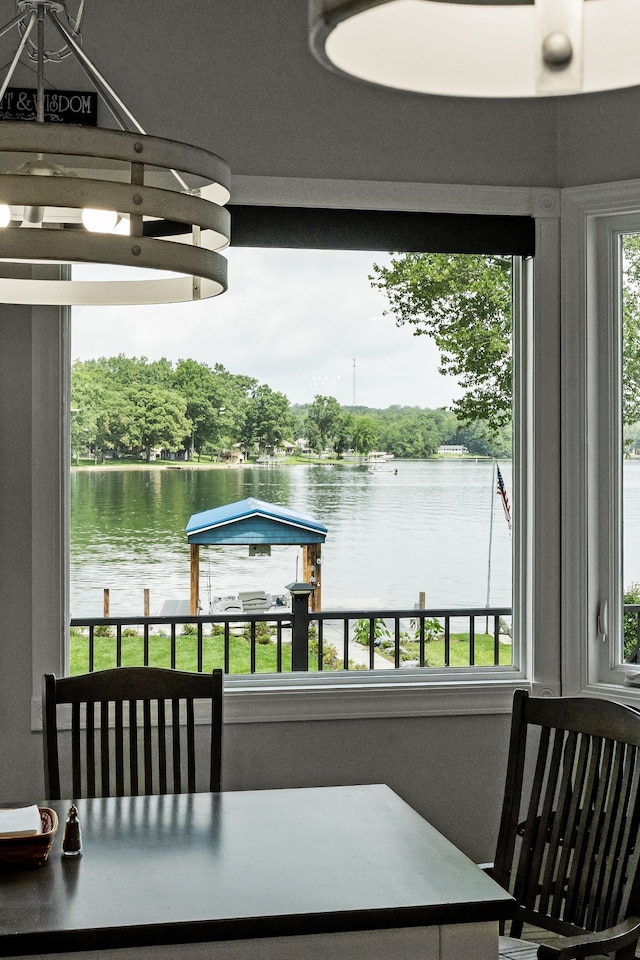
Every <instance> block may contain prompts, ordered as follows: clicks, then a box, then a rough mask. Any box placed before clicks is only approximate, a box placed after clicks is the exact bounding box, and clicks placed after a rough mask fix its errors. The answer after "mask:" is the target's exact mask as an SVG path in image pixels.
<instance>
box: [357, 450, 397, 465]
mask: <svg viewBox="0 0 640 960" xmlns="http://www.w3.org/2000/svg"><path fill="white" fill-rule="evenodd" d="M389 460H393V454H392V453H385V452H384V451H383V450H372V451H371V452H370V453H368V454H367V456H366V457H365V460H364V462H365V463H366V464H371V465H372V466H375V465H376V464H385V463H387V462H388V461H389Z"/></svg>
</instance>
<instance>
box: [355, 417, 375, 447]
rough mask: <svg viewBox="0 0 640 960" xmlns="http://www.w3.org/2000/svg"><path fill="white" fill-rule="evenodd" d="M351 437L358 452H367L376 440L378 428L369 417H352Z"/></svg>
mask: <svg viewBox="0 0 640 960" xmlns="http://www.w3.org/2000/svg"><path fill="white" fill-rule="evenodd" d="M351 437H352V440H353V446H354V449H355V450H357V451H358V453H362V454H367V453H369V451H370V450H373V448H374V446H375V444H376V443H377V442H378V428H377V427H376V425H375V423H374V421H373V420H372V419H371V417H367V416H364V415H363V416H360V417H354V418H353V427H352V431H351Z"/></svg>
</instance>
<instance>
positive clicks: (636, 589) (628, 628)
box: [623, 583, 640, 662]
mask: <svg viewBox="0 0 640 960" xmlns="http://www.w3.org/2000/svg"><path fill="white" fill-rule="evenodd" d="M623 599H624V602H625V603H640V583H632V584H631V586H629V587H627V589H626V590H625V592H624V598H623ZM638 616H639V615H638V614H637V613H632V612H629V613H625V614H624V618H623V648H624V659H625V661H626V662H636V657H637V651H638Z"/></svg>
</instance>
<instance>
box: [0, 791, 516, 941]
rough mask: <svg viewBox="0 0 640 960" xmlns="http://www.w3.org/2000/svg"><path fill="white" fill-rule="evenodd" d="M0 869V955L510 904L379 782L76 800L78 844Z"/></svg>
mask: <svg viewBox="0 0 640 960" xmlns="http://www.w3.org/2000/svg"><path fill="white" fill-rule="evenodd" d="M48 805H49V806H52V807H54V808H55V809H56V810H57V812H58V815H59V817H60V828H59V831H58V835H57V837H56V839H55V843H54V846H53V849H52V851H51V854H50V856H49V861H48V863H46V864H44V865H43V866H41V867H36V868H33V867H32V868H24V869H18V870H15V869H11V870H6V871H4V872H0V904H1V908H0V955H1V956H11V955H17V954H20V953H23V954H27V953H39V952H42V953H49V952H60V951H67V950H75V949H92V948H97V947H100V948H102V949H105V948H109V947H128V946H141V945H149V944H157V943H185V942H199V941H200V942H201V941H207V940H227V939H237V938H250V937H269V936H285V935H292V934H303V933H307V934H309V933H328V932H338V931H344V930H363V929H369V930H371V929H383V928H389V927H403V926H420V925H425V924H426V925H434V924H441V923H459V922H464V921H482V920H498V919H503V918H505V917H507V916H510V915H511V913H512V911H513V901H512V899H511V897H510V896H509V895H508V894H507V893H505V892H504V891H503V890H502V889H501V888H500V887H498V885H497V884H495V883H494V882H493V880H491V879H490V878H489V877H488V876H486V875H485V874H484V873H483V872H482V871H481V870H480V869H479V868H478V867H477V866H476V865H475V864H473V863H472V862H471V861H470V860H469V859H468V858H467V857H466V856H465V855H464V854H462V853H461V852H460V851H459V850H457V849H456V848H455V847H454V846H453V845H452V844H451V843H450V842H449V841H448V840H446V839H445V838H444V837H443V836H442V835H441V834H440V833H438V831H437V830H435V829H434V828H433V827H432V826H430V824H428V823H427V822H426V821H425V820H424V819H423V818H422V817H421V816H419V814H417V813H416V812H415V811H414V810H413V809H412V808H411V807H409V806H408V805H407V804H406V803H405V802H404V801H403V800H401V799H400V798H399V797H398V796H397V795H396V794H395V793H394V792H393V791H392V790H390V789H389V788H388V787H386V786H384V785H373V786H354V787H318V788H311V789H298V790H262V791H247V792H228V793H219V794H209V793H200V794H183V795H177V796H163V797H155V796H154V797H125V798H119V799H115V798H111V799H99V800H95V799H94V800H81V801H79V802H78V804H77V806H78V811H79V819H80V823H81V827H82V837H83V842H84V851H83V854H82V856H81V857H79V858H74V859H67V858H62V857H61V855H60V851H61V843H62V833H63V828H64V819H65V814H66V810H67V808H68V806H69V801H63V802H55V803H50V804H48Z"/></svg>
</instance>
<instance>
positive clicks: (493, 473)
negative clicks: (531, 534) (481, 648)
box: [484, 459, 496, 633]
mask: <svg viewBox="0 0 640 960" xmlns="http://www.w3.org/2000/svg"><path fill="white" fill-rule="evenodd" d="M495 489H496V461H495V459H494V461H493V466H492V468H491V513H490V514H489V517H490V519H489V558H488V561H487V603H486V606H487V608H488V607H489V598H490V596H491V548H492V544H493V504H494V497H495V493H494V491H495ZM484 632H485V633H488V632H489V614H488V613H487V615H486V617H485V625H484Z"/></svg>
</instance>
